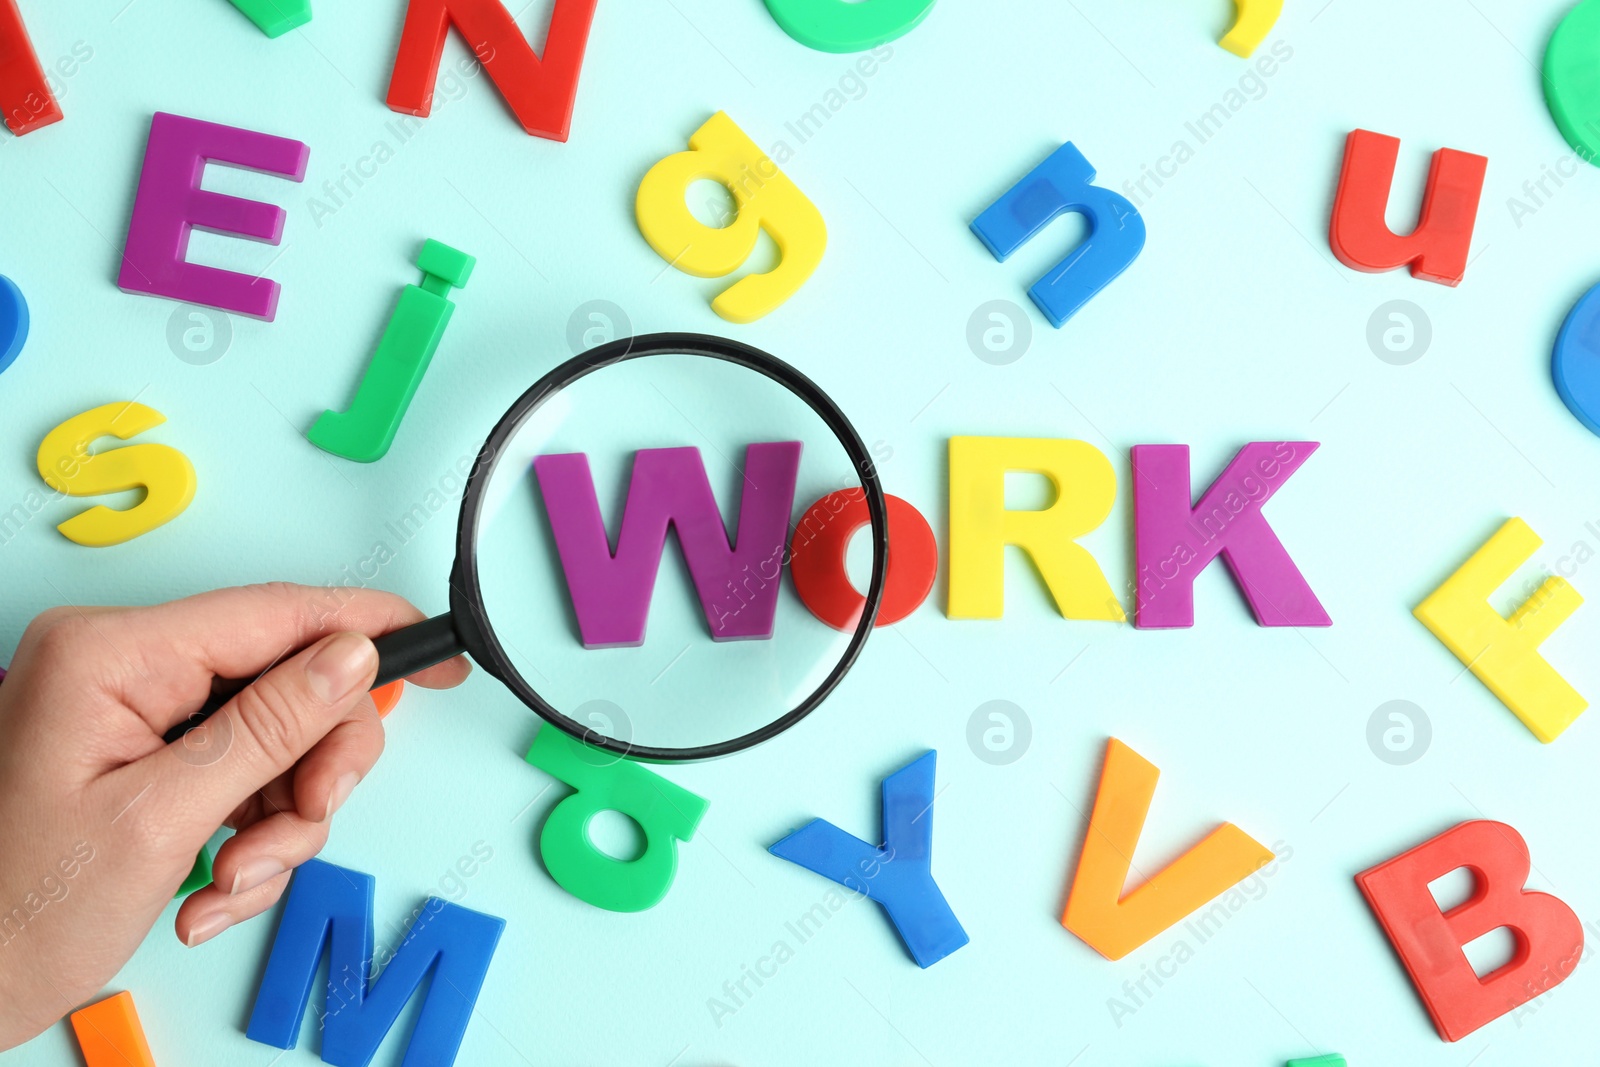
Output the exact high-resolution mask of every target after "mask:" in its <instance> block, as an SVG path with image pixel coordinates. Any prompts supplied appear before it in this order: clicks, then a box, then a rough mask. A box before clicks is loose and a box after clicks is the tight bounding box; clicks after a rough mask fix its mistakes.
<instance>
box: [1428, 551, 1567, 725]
mask: <svg viewBox="0 0 1600 1067" xmlns="http://www.w3.org/2000/svg"><path fill="white" fill-rule="evenodd" d="M1543 543H1544V542H1543V541H1541V540H1539V535H1538V534H1536V533H1534V532H1533V531H1532V530H1531V529H1529V528H1528V524H1527V523H1525V522H1523V521H1522V520H1521V519H1508V520H1507V521H1506V523H1505V525H1504V526H1501V527H1500V529H1499V530H1498V531H1497V532H1496V533H1495V535H1494V536H1493V537H1491V538H1489V540H1488V542H1487V543H1486V544H1485V545H1484V546H1483V547H1482V548H1480V549H1478V551H1476V552H1474V553H1473V554H1472V558H1471V559H1469V560H1467V562H1465V563H1463V564H1462V565H1461V569H1460V570H1458V571H1456V572H1455V573H1454V574H1452V575H1451V576H1450V577H1449V578H1447V579H1445V583H1444V584H1443V585H1441V586H1440V587H1439V588H1438V589H1436V590H1434V591H1433V593H1432V595H1430V596H1429V597H1428V599H1426V600H1424V601H1423V602H1422V603H1421V604H1418V605H1417V608H1416V610H1415V611H1414V612H1412V614H1413V615H1415V616H1416V617H1417V618H1418V619H1420V620H1421V621H1422V625H1424V626H1426V627H1427V628H1428V629H1429V630H1431V631H1433V636H1435V637H1437V638H1438V639H1439V640H1440V641H1443V642H1444V644H1445V647H1446V648H1448V649H1449V650H1450V651H1451V652H1453V653H1455V656H1456V658H1457V659H1459V660H1460V661H1461V662H1462V663H1465V664H1466V665H1467V666H1468V667H1470V668H1471V669H1472V673H1473V674H1476V675H1477V676H1478V680H1479V681H1481V682H1482V683H1483V684H1484V685H1486V686H1488V687H1489V689H1490V691H1491V692H1493V693H1494V695H1495V696H1497V697H1499V698H1500V701H1501V703H1503V704H1505V706H1506V707H1508V708H1510V709H1511V710H1512V711H1513V712H1514V713H1516V716H1517V718H1519V719H1521V720H1522V724H1523V725H1524V726H1526V727H1527V728H1528V729H1530V730H1532V731H1533V735H1534V736H1535V737H1537V738H1538V739H1539V740H1540V741H1543V742H1545V743H1546V744H1549V743H1550V742H1551V741H1554V740H1555V739H1556V738H1558V737H1560V736H1561V732H1562V731H1563V730H1565V729H1566V728H1567V727H1569V726H1571V725H1572V723H1573V720H1574V719H1576V718H1577V717H1578V716H1579V715H1581V714H1582V713H1583V709H1584V708H1586V707H1588V706H1589V702H1588V701H1586V700H1585V699H1584V698H1583V697H1582V696H1580V695H1579V694H1578V691H1577V690H1576V689H1573V688H1572V686H1570V685H1568V684H1567V680H1566V679H1565V678H1563V677H1561V675H1559V674H1557V673H1556V669H1555V668H1554V667H1552V666H1550V664H1549V663H1548V662H1547V661H1546V660H1545V658H1544V657H1543V656H1541V655H1540V654H1539V646H1540V645H1542V644H1544V642H1545V641H1546V640H1548V639H1549V637H1550V635H1551V634H1553V633H1555V632H1556V628H1557V627H1559V626H1560V625H1561V624H1562V623H1564V622H1566V621H1567V618H1568V617H1569V616H1570V615H1571V614H1572V613H1573V612H1574V611H1577V610H1578V608H1579V607H1580V606H1582V604H1583V597H1581V596H1579V595H1578V591H1577V590H1576V589H1574V588H1572V586H1570V585H1568V584H1567V582H1566V580H1565V579H1563V578H1557V577H1554V576H1551V577H1550V578H1549V579H1548V580H1547V581H1546V582H1545V583H1544V584H1543V585H1541V586H1540V587H1539V591H1538V592H1537V593H1534V594H1533V596H1532V598H1530V599H1529V600H1528V601H1527V603H1525V604H1523V605H1522V606H1521V607H1520V608H1518V609H1517V610H1516V611H1515V612H1513V613H1512V616H1511V618H1510V619H1505V618H1502V617H1501V615H1500V613H1499V612H1498V611H1496V610H1495V609H1494V608H1492V607H1490V606H1489V596H1490V595H1491V594H1492V593H1493V592H1494V591H1495V590H1496V589H1498V588H1499V587H1500V586H1502V585H1504V584H1505V583H1506V582H1507V581H1509V580H1510V579H1511V575H1512V574H1513V573H1515V571H1516V569H1517V568H1518V567H1520V566H1522V565H1523V564H1524V563H1526V562H1527V561H1528V560H1529V558H1531V557H1532V556H1533V554H1534V552H1536V551H1537V550H1538V548H1539V546H1540V545H1542V544H1543Z"/></svg>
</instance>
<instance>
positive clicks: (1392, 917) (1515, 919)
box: [1356, 819, 1583, 1041]
mask: <svg viewBox="0 0 1600 1067" xmlns="http://www.w3.org/2000/svg"><path fill="white" fill-rule="evenodd" d="M1530 866H1531V861H1530V859H1529V857H1528V846H1527V843H1526V842H1524V841H1523V840H1522V835H1521V834H1519V833H1517V831H1515V830H1513V829H1512V828H1511V827H1509V826H1507V825H1506V824H1505V823H1499V822H1490V821H1488V820H1485V819H1479V820H1475V821H1473V822H1464V823H1462V824H1461V825H1460V826H1457V827H1455V828H1454V829H1452V830H1446V831H1445V832H1444V833H1442V834H1440V835H1439V836H1438V837H1435V838H1434V839H1433V840H1431V841H1428V842H1425V843H1424V844H1421V845H1418V846H1417V847H1416V848H1414V849H1412V850H1411V851H1410V852H1407V853H1404V854H1403V855H1400V856H1396V857H1395V858H1394V859H1392V860H1389V861H1388V862H1386V863H1380V864H1379V865H1378V866H1376V867H1373V868H1372V869H1371V870H1368V871H1363V872H1362V873H1360V874H1358V875H1356V884H1357V885H1359V886H1360V887H1361V892H1362V893H1363V894H1365V896H1366V898H1367V903H1368V904H1369V905H1371V907H1372V911H1373V913H1374V914H1375V915H1377V917H1378V922H1380V923H1382V924H1383V932H1384V933H1385V934H1387V935H1388V936H1389V940H1390V941H1391V942H1393V944H1394V950H1395V952H1396V953H1398V954H1399V956H1400V962H1401V963H1403V964H1405V968H1406V973H1407V974H1409V975H1410V976H1411V983H1412V984H1413V985H1415V986H1416V987H1417V993H1418V994H1419V995H1420V996H1421V997H1422V1002H1423V1003H1424V1004H1425V1005H1426V1006H1427V1008H1428V1014H1429V1015H1430V1016H1432V1017H1433V1025H1434V1028H1435V1029H1437V1030H1438V1031H1439V1036H1440V1037H1442V1038H1443V1039H1444V1040H1446V1041H1459V1040H1461V1039H1462V1038H1463V1037H1466V1036H1467V1035H1468V1034H1470V1033H1472V1032H1473V1031H1474V1030H1476V1029H1478V1028H1479V1027H1480V1026H1483V1025H1484V1024H1485V1023H1490V1022H1493V1021H1494V1020H1495V1019H1498V1018H1499V1017H1500V1016H1502V1015H1504V1014H1505V1013H1506V1012H1508V1011H1511V1010H1512V1009H1513V1008H1516V1007H1519V1006H1521V1005H1523V1004H1525V1003H1527V1002H1528V1001H1530V1000H1532V999H1534V998H1535V997H1537V996H1540V995H1542V994H1543V993H1544V992H1545V991H1546V990H1548V989H1552V988H1554V987H1555V986H1556V985H1557V984H1559V983H1561V982H1563V981H1565V980H1566V979H1567V976H1568V975H1570V974H1571V973H1572V969H1573V968H1574V967H1576V966H1577V965H1578V960H1579V958H1580V957H1582V955H1583V926H1582V924H1581V923H1579V922H1578V917H1577V916H1576V915H1574V914H1573V913H1572V909H1571V908H1569V907H1567V906H1566V904H1564V903H1562V902H1561V901H1560V900H1558V899H1557V898H1556V897H1553V896H1551V895H1550V894H1548V893H1533V892H1529V891H1528V890H1527V889H1524V888H1523V887H1524V886H1525V885H1526V884H1527V881H1528V870H1529V867H1530ZM1458 867H1465V868H1467V869H1468V870H1469V871H1470V872H1471V873H1472V877H1473V881H1474V883H1475V885H1474V888H1473V892H1472V896H1471V898H1469V899H1468V900H1467V901H1466V903H1464V904H1460V905H1457V906H1456V907H1454V908H1451V909H1450V910H1449V911H1447V912H1441V911H1440V910H1439V905H1438V903H1437V902H1436V901H1435V900H1434V899H1433V894H1432V892H1430V891H1429V889H1428V883H1429V882H1432V881H1435V880H1437V879H1439V878H1441V877H1443V876H1444V875H1446V874H1449V873H1450V872H1451V871H1453V870H1455V869H1457V868H1458ZM1500 927H1506V928H1507V929H1509V930H1510V931H1511V932H1512V933H1513V934H1514V935H1515V936H1516V941H1517V952H1516V955H1515V956H1514V957H1513V958H1512V960H1511V962H1510V963H1508V964H1506V965H1505V966H1504V967H1501V968H1500V969H1499V970H1497V971H1495V972H1494V973H1492V974H1490V975H1488V976H1486V977H1484V978H1479V977H1478V976H1477V974H1476V973H1475V972H1474V971H1473V969H1472V964H1471V962H1469V961H1468V959H1467V956H1466V953H1465V952H1463V951H1462V946H1463V945H1467V944H1470V943H1471V942H1473V941H1475V940H1477V939H1478V938H1480V937H1482V936H1483V935H1484V934H1486V933H1488V932H1489V931H1491V930H1496V929H1499V928H1500Z"/></svg>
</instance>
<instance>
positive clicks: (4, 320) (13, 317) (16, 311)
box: [0, 274, 28, 371]
mask: <svg viewBox="0 0 1600 1067" xmlns="http://www.w3.org/2000/svg"><path fill="white" fill-rule="evenodd" d="M27 340H28V302H27V301H26V300H24V299H22V290H21V289H18V288H17V286H16V283H15V282H13V281H12V280H11V279H10V278H7V277H6V276H5V275H4V274H0V371H3V370H5V369H6V368H7V367H9V366H11V364H12V362H13V361H14V360H15V359H16V358H17V353H18V352H21V351H22V346H23V344H24V343H25V342H26V341H27Z"/></svg>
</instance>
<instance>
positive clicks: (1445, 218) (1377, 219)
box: [1328, 130, 1489, 285]
mask: <svg viewBox="0 0 1600 1067" xmlns="http://www.w3.org/2000/svg"><path fill="white" fill-rule="evenodd" d="M1399 157H1400V139H1399V138H1398V137H1386V136H1384V135H1383V134H1381V133H1372V132H1370V131H1368V130H1355V131H1353V132H1352V133H1351V134H1350V137H1349V138H1348V139H1347V140H1346V141H1345V146H1344V167H1343V169H1342V170H1340V172H1339V191H1338V193H1337V194H1335V196H1334V200H1333V223H1332V225H1331V226H1330V227H1329V230H1328V242H1329V244H1330V245H1331V247H1332V248H1333V254H1334V255H1335V256H1338V257H1339V262H1341V263H1343V264H1344V265H1345V266H1347V267H1350V268H1352V269H1354V270H1361V271H1368V272H1370V273H1374V274H1378V273H1382V272H1383V271H1389V270H1395V269H1397V268H1399V267H1404V266H1406V265H1407V264H1410V265H1411V276H1412V277H1413V278H1422V279H1425V280H1427V281H1430V282H1438V283H1439V284H1441V285H1460V284H1461V277H1462V275H1464V274H1465V273H1466V271H1467V253H1468V251H1469V250H1470V249H1471V247H1472V228H1473V226H1474V225H1475V224H1476V223H1477V220H1478V201H1479V199H1480V198H1481V197H1482V195H1483V176H1484V173H1485V172H1486V171H1487V170H1488V168H1489V161H1488V159H1486V158H1485V157H1483V156H1475V155H1473V154H1472V153H1470V152H1457V151H1456V150H1455V149H1453V148H1441V149H1439V151H1437V152H1435V153H1434V154H1433V164H1432V165H1431V166H1430V167H1429V168H1428V186H1427V191H1426V192H1425V193H1424V194H1423V199H1422V215H1421V216H1420V220H1419V221H1418V223H1417V228H1416V229H1415V230H1413V231H1411V233H1409V234H1407V235H1406V236H1404V237H1401V236H1398V235H1397V234H1395V233H1394V231H1392V230H1390V229H1389V224H1388V223H1387V222H1385V221H1384V218H1383V216H1384V212H1385V211H1387V210H1388V205H1389V188H1390V186H1391V185H1393V184H1394V163H1395V160H1396V159H1398V158H1399Z"/></svg>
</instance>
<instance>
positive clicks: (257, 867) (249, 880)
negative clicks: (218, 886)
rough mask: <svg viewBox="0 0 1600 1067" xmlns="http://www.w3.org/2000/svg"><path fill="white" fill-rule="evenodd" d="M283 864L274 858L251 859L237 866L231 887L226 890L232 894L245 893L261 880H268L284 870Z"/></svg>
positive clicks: (261, 881)
mask: <svg viewBox="0 0 1600 1067" xmlns="http://www.w3.org/2000/svg"><path fill="white" fill-rule="evenodd" d="M284 870H285V868H284V866H283V864H281V863H279V862H278V861H277V860H274V859H260V860H251V861H250V862H249V863H246V864H243V865H242V866H240V868H239V873H238V874H235V875H234V876H233V888H232V889H230V890H228V892H229V893H230V894H232V895H234V896H237V895H238V894H240V893H247V892H249V891H250V890H252V889H254V888H255V887H256V886H258V885H260V884H261V883H263V882H266V881H269V880H271V879H273V878H276V877H278V875H280V874H282V873H283V872H284Z"/></svg>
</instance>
